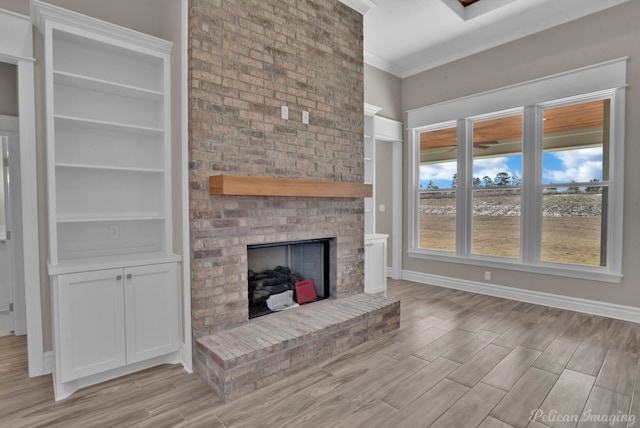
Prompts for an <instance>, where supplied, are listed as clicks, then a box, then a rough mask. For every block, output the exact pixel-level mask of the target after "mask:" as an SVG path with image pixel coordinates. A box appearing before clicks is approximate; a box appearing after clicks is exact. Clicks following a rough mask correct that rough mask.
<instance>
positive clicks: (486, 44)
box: [341, 0, 628, 77]
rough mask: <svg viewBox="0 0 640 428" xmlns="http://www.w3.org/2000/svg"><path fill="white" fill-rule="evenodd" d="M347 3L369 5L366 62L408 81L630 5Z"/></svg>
mask: <svg viewBox="0 0 640 428" xmlns="http://www.w3.org/2000/svg"><path fill="white" fill-rule="evenodd" d="M341 1H343V2H344V3H354V2H355V3H358V4H366V5H367V7H363V8H361V9H360V11H361V12H363V13H364V60H365V62H366V63H367V64H370V65H372V66H374V67H377V68H380V69H382V70H385V71H387V72H389V73H392V74H394V75H396V76H398V77H407V76H411V75H413V74H416V73H419V72H421V71H424V70H428V69H431V68H434V67H437V66H439V65H442V64H446V63H448V62H451V61H455V60H457V59H460V58H463V57H466V56H469V55H472V54H475V53H478V52H481V51H483V50H486V49H490V48H493V47H496V46H499V45H501V44H504V43H508V42H510V41H513V40H516V39H519V38H521V37H525V36H528V35H530V34H533V33H536V32H539V31H542V30H545V29H547V28H551V27H554V26H556V25H560V24H563V23H565V22H568V21H572V20H574V19H577V18H581V17H583V16H586V15H589V14H592V13H595V12H598V11H601V10H604V9H607V8H609V7H612V6H616V5H618V4H620V3H624V2H626V1H628V0H480V1H479V2H477V3H475V4H473V5H471V6H467V7H466V8H463V7H462V6H461V5H460V4H459V3H458V1H457V0H351V1H349V0H341ZM352 7H353V6H352Z"/></svg>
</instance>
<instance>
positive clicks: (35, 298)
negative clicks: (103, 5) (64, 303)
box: [0, 9, 45, 377]
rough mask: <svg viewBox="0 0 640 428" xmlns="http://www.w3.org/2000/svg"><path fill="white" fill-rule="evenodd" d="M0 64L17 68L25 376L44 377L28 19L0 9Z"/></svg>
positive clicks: (33, 112)
mask: <svg viewBox="0 0 640 428" xmlns="http://www.w3.org/2000/svg"><path fill="white" fill-rule="evenodd" d="M0 41H1V42H0V61H2V62H6V63H9V64H14V65H16V66H17V71H18V82H17V84H18V121H19V135H20V181H21V186H22V187H21V199H22V204H21V205H22V206H21V208H22V233H23V249H22V250H23V258H24V290H25V303H26V315H27V351H28V363H29V376H31V377H33V376H40V375H43V374H45V369H44V343H43V336H42V306H41V297H40V291H41V287H40V249H39V243H38V214H37V212H38V186H37V168H36V128H35V123H36V114H35V86H34V85H35V80H34V78H35V76H34V63H35V59H34V58H33V31H32V29H31V18H30V17H28V16H25V15H20V14H17V13H14V12H10V11H7V10H4V9H0Z"/></svg>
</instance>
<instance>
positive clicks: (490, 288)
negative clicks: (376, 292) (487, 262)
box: [402, 270, 640, 323]
mask: <svg viewBox="0 0 640 428" xmlns="http://www.w3.org/2000/svg"><path fill="white" fill-rule="evenodd" d="M402 279H406V280H408V281H414V282H419V283H422V284H431V285H437V286H439V287H446V288H453V289H456V290H462V291H470V292H472V293H478V294H486V295H488V296H495V297H503V298H505V299H511V300H517V301H520V302H527V303H534V304H536V305H545V306H551V307H553V308H559V309H567V310H570V311H576V312H584V313H587V314H591V315H599V316H603V317H609V318H615V319H619V320H623V321H631V322H636V323H640V308H637V307H634V306H624V305H617V304H614V303H607V302H599V301H596V300H588V299H581V298H577V297H569V296H562V295H559V294H551V293H543V292H540V291H531V290H523V289H520V288H513V287H508V286H504V285H496V284H485V283H482V282H477V281H469V280H466V279H457V278H451V277H446V276H439V275H431V274H427V273H422V272H414V271H407V270H403V271H402Z"/></svg>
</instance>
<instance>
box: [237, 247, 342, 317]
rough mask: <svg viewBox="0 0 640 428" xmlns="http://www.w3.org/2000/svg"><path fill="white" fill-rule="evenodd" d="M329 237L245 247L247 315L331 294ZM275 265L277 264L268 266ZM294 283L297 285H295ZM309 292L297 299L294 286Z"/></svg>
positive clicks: (259, 314) (294, 304)
mask: <svg viewBox="0 0 640 428" xmlns="http://www.w3.org/2000/svg"><path fill="white" fill-rule="evenodd" d="M330 245H331V239H328V238H327V239H313V240H303V241H287V242H281V243H269V244H257V245H251V246H248V247H247V254H248V268H249V270H248V274H247V278H248V300H249V318H254V317H258V316H261V315H266V314H269V313H271V312H274V311H279V310H283V309H286V308H288V307H291V306H296V305H297V304H296V302H299V303H306V302H308V301H309V300H316V299H317V300H320V299H326V298H328V297H329V295H330V279H331V275H330V272H331V269H330V267H331V257H330ZM271 266H276V267H271ZM296 283H297V284H298V287H296ZM300 287H305V290H306V291H309V287H310V288H311V292H312V295H313V297H312V298H311V299H310V298H309V296H308V294H307V293H302V292H301V296H302V294H304V298H303V299H302V300H299V299H298V296H297V293H296V288H300Z"/></svg>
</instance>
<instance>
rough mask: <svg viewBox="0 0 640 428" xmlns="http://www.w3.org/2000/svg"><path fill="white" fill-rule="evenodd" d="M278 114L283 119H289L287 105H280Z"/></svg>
mask: <svg viewBox="0 0 640 428" xmlns="http://www.w3.org/2000/svg"><path fill="white" fill-rule="evenodd" d="M280 116H281V117H282V118H283V119H284V120H289V107H287V106H282V107H280Z"/></svg>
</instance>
